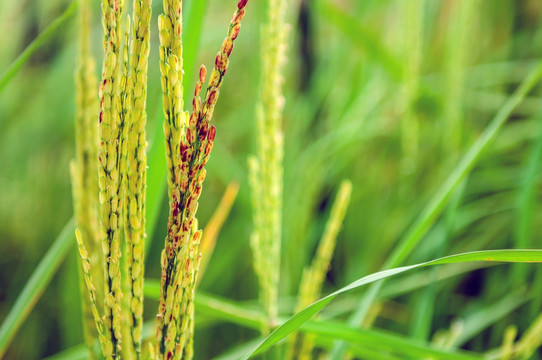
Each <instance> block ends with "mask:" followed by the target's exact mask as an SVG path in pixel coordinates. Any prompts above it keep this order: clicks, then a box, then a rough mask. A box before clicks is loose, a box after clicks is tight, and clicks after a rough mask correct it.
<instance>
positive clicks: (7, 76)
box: [0, 1, 77, 92]
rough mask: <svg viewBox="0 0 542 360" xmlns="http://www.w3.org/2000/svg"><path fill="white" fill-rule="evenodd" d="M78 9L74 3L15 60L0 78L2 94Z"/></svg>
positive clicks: (75, 2)
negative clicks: (23, 67) (30, 59)
mask: <svg viewBox="0 0 542 360" xmlns="http://www.w3.org/2000/svg"><path fill="white" fill-rule="evenodd" d="M75 9H77V1H73V2H72V3H71V4H70V6H68V8H67V9H66V10H64V12H63V13H62V14H61V15H60V16H59V17H57V18H56V19H55V20H54V21H53V22H52V23H51V24H49V26H47V27H46V28H45V30H43V31H42V32H41V33H40V34H39V35H38V36H37V37H36V38H35V39H34V40H33V41H32V42H31V43H30V44H29V45H28V46H27V47H26V49H24V51H23V52H22V53H21V54H20V55H19V56H18V57H17V59H15V61H14V62H13V63H12V64H11V65H10V66H9V68H8V69H7V70H6V71H5V72H4V73H3V74H2V77H0V92H2V90H4V88H5V87H6V85H7V84H8V83H9V81H10V80H11V79H12V78H13V77H14V76H15V74H17V72H18V71H19V70H20V69H21V67H22V66H23V65H24V64H25V63H26V62H27V61H28V59H29V58H30V57H31V56H32V55H33V54H34V53H35V52H36V51H37V50H38V49H39V48H40V47H41V46H42V45H43V44H44V43H45V42H46V41H47V40H48V39H49V38H50V37H51V36H52V35H53V34H54V33H55V31H57V30H58V28H60V26H61V25H62V24H64V23H65V22H66V20H68V19H69V18H70V17H72V15H73V14H75Z"/></svg>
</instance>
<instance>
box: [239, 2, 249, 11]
mask: <svg viewBox="0 0 542 360" xmlns="http://www.w3.org/2000/svg"><path fill="white" fill-rule="evenodd" d="M247 3H248V0H239V2H238V3H237V8H238V9H242V8H244V7H245V6H247Z"/></svg>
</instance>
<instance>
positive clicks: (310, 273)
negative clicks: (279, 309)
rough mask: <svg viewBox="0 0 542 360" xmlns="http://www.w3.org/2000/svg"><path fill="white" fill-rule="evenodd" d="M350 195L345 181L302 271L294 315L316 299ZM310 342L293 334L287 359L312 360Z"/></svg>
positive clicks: (312, 339)
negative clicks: (322, 231) (313, 251)
mask: <svg viewBox="0 0 542 360" xmlns="http://www.w3.org/2000/svg"><path fill="white" fill-rule="evenodd" d="M351 193H352V183H351V182H350V181H348V180H344V181H343V182H342V183H341V186H340V187H339V191H338V193H337V198H336V199H335V202H334V203H333V206H332V208H331V213H330V215H329V219H328V221H327V223H326V227H325V230H324V234H323V236H322V239H321V240H320V244H319V245H318V249H317V250H316V255H315V256H314V258H313V259H312V263H311V265H310V266H309V267H307V268H306V269H305V271H304V272H303V277H302V279H301V284H300V289H299V299H298V303H297V308H296V311H295V312H299V311H301V310H303V309H304V308H305V307H307V306H309V305H310V304H312V303H313V302H315V301H316V300H318V298H319V296H320V293H321V291H322V286H323V285H324V281H325V278H326V274H327V273H328V271H329V267H330V264H331V258H332V257H333V252H334V250H335V244H336V242H337V235H338V233H339V231H340V229H341V226H342V222H343V220H344V217H345V215H346V210H347V208H348V204H349V203H350V195H351ZM314 342H315V337H314V335H312V334H302V333H299V332H297V333H295V334H294V336H292V337H291V340H290V344H289V346H290V349H289V358H290V359H300V360H302V359H303V360H305V359H306V360H308V359H312V350H313V349H314Z"/></svg>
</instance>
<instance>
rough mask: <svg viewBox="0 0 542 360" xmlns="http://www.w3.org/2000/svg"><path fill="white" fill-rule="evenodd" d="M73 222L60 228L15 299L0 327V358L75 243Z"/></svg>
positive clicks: (71, 220)
mask: <svg viewBox="0 0 542 360" xmlns="http://www.w3.org/2000/svg"><path fill="white" fill-rule="evenodd" d="M74 230H75V222H74V220H73V218H72V219H70V221H68V223H67V224H66V225H65V226H64V228H63V229H62V232H61V233H60V235H58V237H57V238H56V240H55V241H54V243H53V245H52V246H51V247H50V248H49V250H48V251H47V253H46V254H45V256H44V257H43V259H42V260H41V262H40V263H39V264H38V266H37V267H36V270H34V272H33V273H32V276H31V277H30V279H29V280H28V282H27V283H26V285H25V287H24V289H23V291H22V292H21V294H19V297H17V300H15V304H14V305H13V307H12V308H11V310H10V312H9V313H8V315H7V317H6V319H5V320H4V322H3V323H2V326H1V327H0V358H2V356H4V354H5V352H6V350H7V347H8V345H9V343H10V342H11V340H13V337H14V336H15V334H16V333H17V330H19V328H20V327H21V325H22V323H23V322H24V320H25V319H26V318H27V317H28V315H29V314H30V312H31V311H32V309H33V308H34V306H35V305H36V303H37V302H38V300H39V298H40V297H41V295H42V294H43V292H44V291H45V288H47V285H49V282H50V281H51V279H52V278H53V275H54V274H55V272H56V271H57V269H58V268H59V266H60V264H61V263H62V261H63V260H64V258H65V257H66V254H67V253H68V250H69V249H70V247H71V246H73V245H74V244H75V241H74Z"/></svg>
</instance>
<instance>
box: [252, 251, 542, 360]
mask: <svg viewBox="0 0 542 360" xmlns="http://www.w3.org/2000/svg"><path fill="white" fill-rule="evenodd" d="M471 261H495V262H542V250H488V251H475V252H470V253H464V254H457V255H451V256H446V257H443V258H440V259H436V260H432V261H428V262H425V263H421V264H416V265H410V266H403V267H398V268H393V269H388V270H383V271H380V272H377V273H374V274H371V275H367V276H364V277H362V278H360V279H358V280H356V281H354V282H352V283H350V284H349V285H347V286H345V287H343V288H342V289H339V290H337V291H335V292H333V293H331V294H329V295H328V296H326V297H324V298H322V299H320V300H318V301H316V302H314V303H312V304H311V305H309V306H307V307H306V308H304V309H303V310H301V311H300V312H298V313H297V314H295V315H294V316H292V317H291V318H289V319H288V320H287V321H286V322H284V323H282V325H280V326H279V327H278V328H277V329H276V330H275V331H273V332H272V333H271V335H269V336H268V337H267V338H265V340H264V341H262V342H261V343H260V344H259V345H258V347H255V348H254V349H253V350H252V351H251V352H249V353H247V354H246V355H245V356H244V357H243V359H249V358H250V357H252V356H255V355H258V354H260V353H262V352H264V351H265V350H267V349H269V348H270V347H271V346H273V345H274V344H276V343H277V342H279V341H280V340H282V339H284V338H285V337H286V336H288V335H289V334H290V333H292V332H293V331H295V330H296V329H298V328H299V327H300V326H301V325H303V324H304V323H306V322H307V321H308V320H309V319H310V318H312V317H313V316H314V315H316V314H317V313H318V312H320V311H321V310H322V309H323V308H324V307H325V306H326V305H327V304H329V303H330V302H331V301H332V300H333V299H334V298H335V297H337V296H338V295H340V294H343V293H345V292H348V291H351V290H353V289H357V288H359V287H361V286H364V285H367V284H371V283H375V282H376V281H378V280H383V279H386V278H389V277H392V276H395V275H398V274H401V273H404V272H406V271H409V270H413V269H417V268H422V267H427V266H433V265H441V264H457V263H462V262H471Z"/></svg>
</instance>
